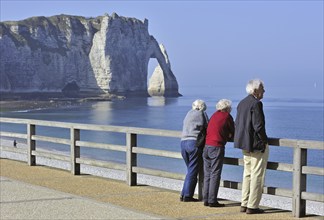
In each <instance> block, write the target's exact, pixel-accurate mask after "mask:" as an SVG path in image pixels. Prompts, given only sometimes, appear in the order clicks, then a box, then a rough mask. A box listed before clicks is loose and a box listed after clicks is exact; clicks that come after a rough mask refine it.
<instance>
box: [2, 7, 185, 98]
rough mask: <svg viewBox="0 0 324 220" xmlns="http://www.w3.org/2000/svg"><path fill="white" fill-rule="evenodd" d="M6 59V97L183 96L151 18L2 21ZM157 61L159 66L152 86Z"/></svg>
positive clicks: (38, 18)
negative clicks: (151, 68) (153, 62)
mask: <svg viewBox="0 0 324 220" xmlns="http://www.w3.org/2000/svg"><path fill="white" fill-rule="evenodd" d="M0 54H1V60H0V69H1V72H0V77H1V81H0V93H1V95H2V97H5V96H8V95H9V96H10V95H11V96H17V95H20V96H23V97H27V98H28V97H29V96H28V95H26V94H40V95H41V96H45V97H46V96H51V94H62V96H65V97H66V96H68V97H78V96H87V95H88V96H90V94H91V95H93V94H96V95H102V96H104V97H116V96H126V97H127V96H148V95H151V96H165V97H168V96H173V97H177V96H180V94H179V92H178V82H177V80H176V77H175V76H174V74H173V72H172V70H171V65H170V61H169V58H168V55H167V52H166V50H165V48H164V46H163V45H162V44H160V45H159V43H158V42H157V41H156V39H155V38H154V37H153V36H151V35H150V34H149V32H148V20H146V19H145V20H144V21H141V20H138V19H136V18H127V17H122V16H118V15H117V14H116V13H113V14H112V15H111V16H109V15H107V14H105V15H103V16H99V17H96V18H85V17H81V16H70V15H57V16H52V17H32V18H28V19H25V20H21V21H5V22H0ZM152 58H153V59H156V60H157V62H158V64H159V65H158V66H157V67H156V68H155V70H154V73H153V74H152V76H151V78H150V79H149V82H147V76H148V74H151V73H148V64H149V60H150V59H152ZM57 96H58V97H59V96H60V95H57ZM29 98H32V97H29Z"/></svg>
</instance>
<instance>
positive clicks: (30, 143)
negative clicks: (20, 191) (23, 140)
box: [27, 123, 36, 166]
mask: <svg viewBox="0 0 324 220" xmlns="http://www.w3.org/2000/svg"><path fill="white" fill-rule="evenodd" d="M35 134H36V127H35V125H33V124H29V123H28V124H27V147H28V148H27V162H28V165H29V166H36V156H34V155H32V153H33V150H36V142H35V141H34V140H32V136H33V135H35Z"/></svg>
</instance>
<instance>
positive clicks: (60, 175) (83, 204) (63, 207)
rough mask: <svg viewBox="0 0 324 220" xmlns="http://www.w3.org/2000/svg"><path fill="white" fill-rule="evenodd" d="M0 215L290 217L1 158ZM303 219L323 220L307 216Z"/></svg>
mask: <svg viewBox="0 0 324 220" xmlns="http://www.w3.org/2000/svg"><path fill="white" fill-rule="evenodd" d="M0 171H1V173H0V174H1V179H0V180H1V182H0V184H1V185H0V188H1V194H0V195H1V202H0V219H1V220H5V219H188V220H189V219H271V220H273V219H295V218H293V217H292V213H291V212H290V211H285V210H278V209H273V208H267V207H263V208H265V209H266V213H265V214H262V215H247V214H245V213H240V212H239V208H240V204H239V203H237V202H233V201H227V200H224V201H222V202H223V203H225V204H226V207H224V208H209V207H204V206H203V204H202V202H196V203H184V202H180V201H179V192H175V191H168V190H165V189H159V188H154V187H150V186H143V185H142V186H133V187H129V186H128V185H127V184H125V183H124V182H121V181H117V180H111V179H106V178H101V177H95V176H91V175H80V176H73V175H71V174H70V173H69V172H67V171H64V170H59V169H54V168H49V167H44V166H33V167H30V166H28V165H27V164H26V163H24V162H18V161H13V160H7V159H1V160H0ZM303 219H323V216H308V217H306V218H303Z"/></svg>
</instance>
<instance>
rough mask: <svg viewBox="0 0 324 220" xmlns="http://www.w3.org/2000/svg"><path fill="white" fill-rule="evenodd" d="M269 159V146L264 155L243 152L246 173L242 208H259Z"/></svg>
mask: <svg viewBox="0 0 324 220" xmlns="http://www.w3.org/2000/svg"><path fill="white" fill-rule="evenodd" d="M268 157H269V146H268V145H267V147H266V149H265V151H264V153H262V152H250V153H248V152H246V151H244V150H243V160H244V172H243V183H242V203H241V206H244V207H248V208H250V209H257V208H259V203H260V200H261V197H262V192H263V185H264V177H265V171H266V168H267V162H268Z"/></svg>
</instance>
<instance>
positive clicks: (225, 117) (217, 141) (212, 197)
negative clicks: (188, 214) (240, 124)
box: [203, 99, 234, 207]
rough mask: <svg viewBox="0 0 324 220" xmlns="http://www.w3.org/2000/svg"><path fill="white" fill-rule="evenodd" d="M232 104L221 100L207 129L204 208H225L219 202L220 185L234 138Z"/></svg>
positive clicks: (204, 154) (204, 155) (204, 156)
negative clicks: (225, 161)
mask: <svg viewBox="0 0 324 220" xmlns="http://www.w3.org/2000/svg"><path fill="white" fill-rule="evenodd" d="M231 105H232V102H231V101H230V100H227V99H221V100H220V101H219V102H218V103H217V104H216V109H217V110H216V112H215V113H214V114H213V115H212V116H211V118H210V121H209V123H208V127H207V136H206V145H205V148H204V151H203V159H204V189H203V197H204V206H209V207H224V206H225V205H224V204H221V203H219V202H218V200H217V195H218V189H219V183H220V180H221V173H222V168H223V162H224V156H225V144H226V142H227V141H230V140H233V138H234V121H233V117H232V116H231V114H230V112H231V110H232V107H231Z"/></svg>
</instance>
